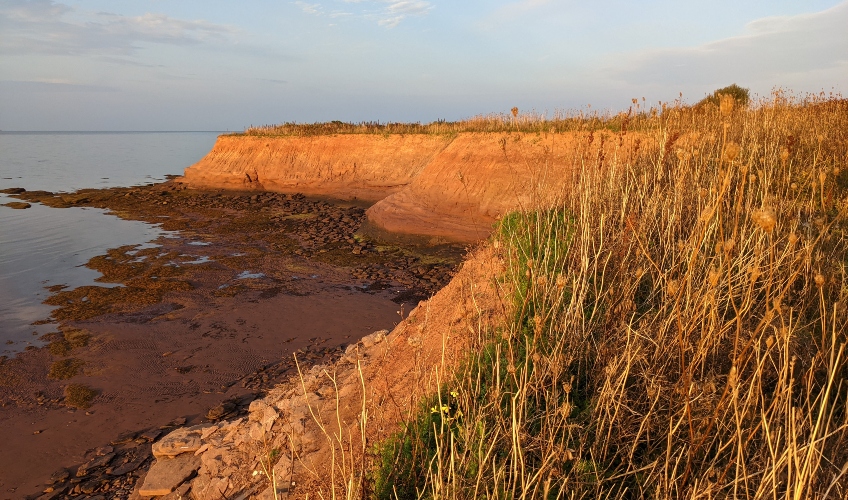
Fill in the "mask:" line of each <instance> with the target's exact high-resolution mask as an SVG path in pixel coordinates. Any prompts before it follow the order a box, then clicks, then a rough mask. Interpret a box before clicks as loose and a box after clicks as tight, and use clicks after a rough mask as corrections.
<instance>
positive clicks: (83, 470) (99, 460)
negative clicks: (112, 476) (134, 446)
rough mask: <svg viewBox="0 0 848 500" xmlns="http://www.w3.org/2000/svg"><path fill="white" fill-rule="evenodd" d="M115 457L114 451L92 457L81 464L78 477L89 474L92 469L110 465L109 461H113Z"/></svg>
mask: <svg viewBox="0 0 848 500" xmlns="http://www.w3.org/2000/svg"><path fill="white" fill-rule="evenodd" d="M113 458H115V454H114V453H107V454H105V455H100V456H96V457H94V458H92V459H91V460H89V461H88V462H86V463H84V464H82V465H80V467H79V469H77V477H83V476H85V475H88V473H89V472H91V471H92V469H96V468H98V467H104V466H106V465H109V462H111V461H112V459H113Z"/></svg>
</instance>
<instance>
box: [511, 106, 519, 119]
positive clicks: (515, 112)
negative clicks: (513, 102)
mask: <svg viewBox="0 0 848 500" xmlns="http://www.w3.org/2000/svg"><path fill="white" fill-rule="evenodd" d="M511 111H512V116H513V117H514V118H517V117H518V106H514V107H513V108H512V110H511Z"/></svg>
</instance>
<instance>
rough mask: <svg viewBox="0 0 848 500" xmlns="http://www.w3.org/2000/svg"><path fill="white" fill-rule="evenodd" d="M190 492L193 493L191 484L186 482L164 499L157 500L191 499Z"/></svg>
mask: <svg viewBox="0 0 848 500" xmlns="http://www.w3.org/2000/svg"><path fill="white" fill-rule="evenodd" d="M189 491H191V483H190V482H188V481H186V482H185V483H183V484H181V485H180V486H179V487H178V488H177V489H175V490H174V491H172V492H170V493H168V494H167V495H165V496H163V497H159V498H158V499H157V500H184V499H187V498H189V495H188V492H189Z"/></svg>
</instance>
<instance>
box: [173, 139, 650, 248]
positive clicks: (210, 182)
mask: <svg viewBox="0 0 848 500" xmlns="http://www.w3.org/2000/svg"><path fill="white" fill-rule="evenodd" d="M644 141H645V138H644V137H640V136H638V135H634V134H629V135H617V134H612V133H610V132H600V133H562V134H518V133H512V134H504V133H467V134H459V135H456V136H438V135H423V134H421V135H416V134H407V135H388V136H383V135H365V134H357V135H353V134H352V135H334V136H315V137H256V136H221V137H220V138H219V139H218V142H217V143H216V144H215V147H214V148H213V149H212V151H211V152H210V153H209V154H208V155H207V156H206V157H205V158H203V159H202V160H201V161H199V162H198V163H197V164H195V165H193V166H191V167H189V168H188V169H186V171H185V176H184V177H183V178H182V182H184V183H187V184H189V185H190V186H193V187H206V188H209V187H212V188H225V189H238V190H244V189H248V190H253V189H257V190H268V191H278V192H286V193H296V192H297V193H303V194H306V195H313V196H327V197H332V198H337V199H343V200H350V199H361V200H365V201H369V202H376V203H375V204H374V205H373V206H372V207H371V208H370V209H369V210H368V220H369V221H370V222H371V223H372V224H373V225H375V226H376V227H377V228H380V229H383V230H386V231H389V232H393V233H400V234H410V235H423V236H430V237H437V238H443V239H446V240H454V241H463V242H472V241H478V240H480V239H482V238H485V237H486V236H488V235H489V233H490V232H491V229H492V224H493V223H494V221H495V220H497V218H498V217H499V216H501V215H503V214H504V213H506V212H508V211H511V210H516V209H520V208H533V207H537V206H550V205H552V204H555V203H556V202H557V201H558V200H559V199H561V196H562V193H563V192H564V191H565V190H567V189H568V188H569V186H570V185H571V184H572V180H573V178H574V177H573V176H574V175H579V172H580V170H581V169H583V168H615V165H616V164H617V162H618V160H619V159H621V158H622V157H623V156H629V155H631V154H633V152H634V151H637V150H639V149H640V148H642V149H643V150H644V149H646V146H647V145H646V144H645V143H644Z"/></svg>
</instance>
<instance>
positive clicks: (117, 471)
mask: <svg viewBox="0 0 848 500" xmlns="http://www.w3.org/2000/svg"><path fill="white" fill-rule="evenodd" d="M146 458H147V457H144V456H142V457H139V458H136V459H135V460H132V461H129V462H127V463H125V464H122V465H119V466H117V467H115V468H114V469H109V470H107V471H106V473H107V474H109V475H110V476H123V475H124V474H129V473H130V472H132V471H134V470H136V469H138V468H139V467H141V464H142V463H144V460H145V459H146Z"/></svg>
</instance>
